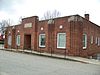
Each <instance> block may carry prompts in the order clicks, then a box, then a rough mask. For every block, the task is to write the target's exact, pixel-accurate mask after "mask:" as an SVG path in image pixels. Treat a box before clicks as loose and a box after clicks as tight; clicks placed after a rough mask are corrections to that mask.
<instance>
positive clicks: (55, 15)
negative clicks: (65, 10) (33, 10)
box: [42, 10, 61, 20]
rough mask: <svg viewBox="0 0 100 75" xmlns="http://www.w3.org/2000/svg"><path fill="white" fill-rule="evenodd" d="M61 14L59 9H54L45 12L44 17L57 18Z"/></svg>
mask: <svg viewBox="0 0 100 75" xmlns="http://www.w3.org/2000/svg"><path fill="white" fill-rule="evenodd" d="M60 15H61V13H60V12H59V11H57V10H54V11H53V12H51V11H47V12H46V13H44V16H43V18H42V19H45V20H46V19H52V18H57V17H59V16H60Z"/></svg>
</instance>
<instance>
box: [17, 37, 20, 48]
mask: <svg viewBox="0 0 100 75" xmlns="http://www.w3.org/2000/svg"><path fill="white" fill-rule="evenodd" d="M18 38H19V39H20V35H17V36H16V45H17V46H20V43H18ZM19 42H20V41H19Z"/></svg>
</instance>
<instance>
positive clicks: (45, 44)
mask: <svg viewBox="0 0 100 75" xmlns="http://www.w3.org/2000/svg"><path fill="white" fill-rule="evenodd" d="M42 35H43V36H45V43H46V35H45V34H39V47H46V44H45V45H41V36H42Z"/></svg>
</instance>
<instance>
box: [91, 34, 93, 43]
mask: <svg viewBox="0 0 100 75" xmlns="http://www.w3.org/2000/svg"><path fill="white" fill-rule="evenodd" d="M91 44H93V36H91Z"/></svg>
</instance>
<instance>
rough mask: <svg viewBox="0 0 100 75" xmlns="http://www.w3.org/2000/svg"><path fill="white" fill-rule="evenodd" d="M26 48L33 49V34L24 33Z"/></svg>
mask: <svg viewBox="0 0 100 75" xmlns="http://www.w3.org/2000/svg"><path fill="white" fill-rule="evenodd" d="M24 49H27V50H31V35H29V34H28V35H24Z"/></svg>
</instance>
